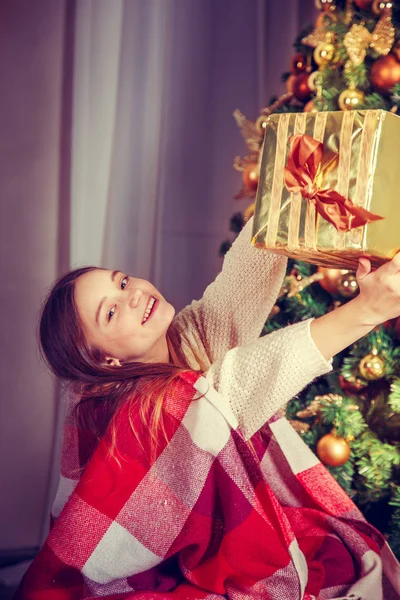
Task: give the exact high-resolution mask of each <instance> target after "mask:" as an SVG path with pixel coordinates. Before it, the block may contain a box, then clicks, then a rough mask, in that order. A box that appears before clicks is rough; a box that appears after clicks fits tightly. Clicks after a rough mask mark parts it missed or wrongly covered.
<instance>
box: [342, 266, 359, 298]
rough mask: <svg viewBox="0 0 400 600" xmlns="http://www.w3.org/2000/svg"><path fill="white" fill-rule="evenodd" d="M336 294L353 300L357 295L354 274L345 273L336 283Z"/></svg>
mask: <svg viewBox="0 0 400 600" xmlns="http://www.w3.org/2000/svg"><path fill="white" fill-rule="evenodd" d="M337 287H338V292H339V294H340V295H341V296H343V297H344V298H354V296H356V295H357V294H358V283H357V279H356V276H355V274H354V273H351V272H349V273H345V274H344V275H342V277H341V278H340V279H339V281H338V286H337Z"/></svg>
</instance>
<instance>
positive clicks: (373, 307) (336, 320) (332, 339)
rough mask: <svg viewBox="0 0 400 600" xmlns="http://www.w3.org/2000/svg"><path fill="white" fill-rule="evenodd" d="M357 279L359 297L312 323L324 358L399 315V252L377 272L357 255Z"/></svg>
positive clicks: (312, 329) (314, 337) (312, 333)
mask: <svg viewBox="0 0 400 600" xmlns="http://www.w3.org/2000/svg"><path fill="white" fill-rule="evenodd" d="M356 279H357V282H358V285H359V287H360V293H359V294H358V296H356V297H355V298H353V300H350V302H347V303H346V304H342V306H339V308H336V309H335V310H332V311H330V312H328V313H327V314H326V315H323V316H322V317H318V319H313V320H312V322H311V325H310V332H311V336H312V338H313V340H314V342H315V344H316V346H317V348H318V349H319V351H320V352H321V354H322V355H323V356H324V357H325V358H326V359H329V358H331V357H332V356H334V355H335V354H337V353H338V352H341V351H342V350H344V349H345V348H347V346H350V344H354V342H356V341H357V340H359V339H360V338H361V337H363V336H364V335H367V333H369V332H370V331H372V329H373V328H374V327H376V325H379V324H380V323H384V322H385V321H387V320H388V319H393V318H395V317H398V316H399V315H400V252H398V253H397V254H396V256H394V258H392V260H391V261H390V262H387V263H386V264H384V265H382V266H381V267H379V269H377V270H376V271H371V263H370V261H369V260H368V259H367V258H364V257H363V258H360V259H359V267H358V269H357V273H356Z"/></svg>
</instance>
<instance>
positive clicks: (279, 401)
mask: <svg viewBox="0 0 400 600" xmlns="http://www.w3.org/2000/svg"><path fill="white" fill-rule="evenodd" d="M252 227H253V217H252V218H251V219H249V221H248V222H247V223H246V225H245V226H244V228H243V229H242V231H241V232H240V234H239V235H238V237H237V238H236V240H235V241H234V243H233V244H232V247H231V248H230V250H229V251H228V252H227V254H226V256H225V259H224V263H223V266H222V271H221V272H220V273H219V274H218V276H217V277H216V279H215V281H214V282H213V283H211V284H210V285H209V286H208V287H207V288H206V290H205V292H204V294H203V297H202V298H201V300H193V302H192V303H191V304H189V305H188V306H186V307H185V308H184V309H182V310H181V311H180V312H179V313H178V314H177V315H176V317H175V319H174V322H175V323H176V325H177V328H178V329H179V331H180V335H181V338H182V348H183V351H184V353H185V355H186V357H187V360H188V363H189V365H190V367H191V368H193V369H201V370H202V372H203V375H204V377H205V378H206V379H207V380H208V382H209V383H210V384H211V385H212V386H213V387H214V388H215V389H216V390H217V391H218V392H219V393H220V394H222V395H223V396H224V397H226V398H227V399H228V400H229V403H230V405H231V408H232V410H233V412H234V414H235V416H236V418H237V419H238V422H239V426H240V427H241V430H242V432H243V434H244V436H245V438H246V439H249V438H250V437H251V436H252V435H253V434H254V433H255V432H256V431H258V430H259V429H260V427H262V425H264V423H265V422H266V421H267V420H268V419H269V418H270V417H271V416H272V415H273V414H274V413H275V412H276V411H277V410H278V409H279V408H281V407H282V406H283V405H284V404H285V403H286V402H288V401H289V400H290V399H291V398H293V397H294V396H295V395H296V394H298V393H299V392H300V391H301V390H302V389H303V388H304V387H305V386H306V385H308V384H309V383H310V382H311V381H312V380H313V379H315V378H316V377H318V376H319V375H323V374H325V373H328V372H329V371H331V370H332V360H329V361H327V360H325V358H324V357H323V356H322V354H321V353H320V351H319V350H318V348H317V347H316V345H315V343H314V341H313V339H312V337H311V333H310V323H311V321H312V319H308V320H306V321H301V322H300V323H296V324H294V325H289V326H288V327H285V328H283V329H280V330H278V331H275V332H273V333H270V334H268V335H265V336H262V337H260V334H261V332H262V328H263V325H264V323H265V321H266V319H267V317H268V315H269V313H270V312H271V309H272V307H273V305H274V303H275V300H276V298H277V296H278V293H279V290H280V288H281V285H282V280H283V277H284V275H285V270H286V264H287V259H286V258H285V257H283V256H280V255H278V254H273V253H271V252H269V251H267V250H261V249H259V248H255V247H254V246H252V244H251V236H252Z"/></svg>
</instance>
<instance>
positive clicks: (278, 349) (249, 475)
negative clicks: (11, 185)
mask: <svg viewBox="0 0 400 600" xmlns="http://www.w3.org/2000/svg"><path fill="white" fill-rule="evenodd" d="M252 221H253V219H252V218H251V219H250V220H249V221H248V222H247V224H246V225H245V227H244V228H243V230H242V231H241V233H240V235H239V236H238V237H237V239H236V240H235V242H234V243H233V245H232V247H231V249H230V251H229V252H228V253H227V255H226V256H225V260H224V264H223V268H222V271H221V273H220V274H219V275H218V276H217V278H216V280H215V281H214V282H213V283H212V284H211V285H209V286H208V287H207V289H206V290H205V292H204V295H203V297H202V298H201V300H194V301H193V302H192V303H191V304H190V305H188V306H186V308H184V309H183V310H182V311H181V312H180V313H179V314H178V315H176V316H174V313H175V311H174V308H173V307H172V306H171V304H169V303H168V302H167V300H166V299H165V298H164V297H163V296H162V295H161V294H160V292H159V291H158V290H157V289H156V288H154V286H153V285H151V283H149V282H148V281H145V280H140V279H135V278H133V277H130V276H128V275H125V274H124V273H121V272H119V271H113V272H111V271H107V270H103V269H98V268H92V267H88V268H84V269H78V270H76V271H72V272H70V273H67V274H66V275H64V276H63V277H61V278H60V279H59V280H58V281H57V282H56V284H55V285H54V287H53V289H52V290H51V292H50V294H49V296H48V298H47V300H46V302H45V304H44V307H43V311H42V315H41V322H40V341H41V346H42V350H43V353H44V355H45V358H46V359H47V362H48V364H49V366H50V368H51V369H52V370H53V372H54V373H55V374H56V375H57V376H58V377H60V378H61V379H63V380H66V381H69V382H72V391H73V393H74V398H75V399H76V400H75V401H71V405H70V407H69V411H68V413H67V416H66V421H65V432H64V443H63V453H62V461H61V477H60V486H59V490H58V493H57V496H56V499H55V502H54V506H53V510H52V529H51V532H50V534H49V536H48V538H47V540H46V542H45V544H44V546H43V548H42V549H41V551H40V553H39V554H38V556H37V557H36V559H35V560H34V562H33V563H32V565H31V566H30V568H29V569H28V571H27V573H26V575H25V577H24V579H23V581H22V583H21V585H20V588H19V590H18V592H17V596H16V598H17V599H34V598H35V599H36V598H40V599H43V600H45V599H47V598H49V599H54V600H57V599H58V598H60V599H63V600H65V599H69V598H71V599H77V598H85V599H89V598H97V597H102V598H110V599H122V598H135V599H136V598H137V599H140V600H145V599H148V600H150V599H161V598H163V599H171V600H172V599H175V598H176V599H200V598H205V599H208V600H217V599H221V598H229V599H233V600H239V599H240V600H244V599H247V600H256V599H261V598H262V599H268V600H283V599H287V598H290V599H291V600H301V599H304V600H312V599H316V598H318V599H328V598H352V599H353V600H354V599H356V598H359V599H362V600H382V599H383V598H385V599H386V600H389V599H395V598H399V597H400V595H399V594H400V588H399V581H400V570H399V565H398V564H397V562H396V560H395V558H394V556H393V554H392V553H391V551H390V549H389V547H388V546H387V544H386V543H385V541H384V539H383V538H382V536H381V535H380V533H379V532H378V531H376V530H375V529H374V528H373V527H372V526H371V525H369V524H368V523H367V522H366V521H365V520H364V518H363V516H362V515H361V513H360V512H359V511H358V510H357V508H356V507H355V505H354V504H353V503H352V501H351V500H350V498H349V497H348V496H347V495H346V494H345V493H344V492H343V491H342V489H341V488H340V487H339V486H338V485H337V484H336V482H335V480H334V479H333V478H332V477H331V476H330V474H329V472H328V471H327V470H326V469H325V467H324V466H323V465H322V464H321V463H320V462H319V460H318V459H317V458H316V456H315V455H314V454H313V453H312V452H311V451H310V450H309V448H308V447H307V446H306V445H305V444H304V442H303V441H302V440H301V438H300V437H299V436H298V435H297V434H296V433H295V431H294V430H293V429H292V427H291V426H290V424H289V423H288V421H287V420H286V419H285V418H284V417H283V416H282V414H280V411H279V409H280V408H281V407H282V406H283V405H284V404H285V403H286V402H288V401H289V400H290V399H291V398H292V397H293V396H294V395H296V394H297V393H299V392H300V391H301V390H302V389H303V388H304V387H305V386H306V385H307V384H309V383H310V382H311V381H312V380H313V379H315V378H316V377H318V376H319V375H322V374H325V373H328V372H329V371H331V370H332V357H333V356H334V355H335V354H336V353H337V352H339V351H341V350H342V349H344V348H345V347H346V346H348V345H349V344H351V343H353V342H354V341H355V340H357V339H358V338H360V337H362V336H363V335H365V334H366V333H368V332H369V331H371V330H372V329H373V328H374V327H375V326H376V325H377V324H379V323H382V322H383V321H386V320H387V319H390V318H394V317H396V316H398V315H399V314H400V253H399V254H397V255H396V256H395V257H394V258H393V259H392V260H391V261H390V262H388V263H387V264H385V265H384V266H382V267H380V268H379V269H378V270H377V271H375V272H371V270H370V269H371V267H370V263H369V261H368V260H367V259H365V258H363V259H360V265H359V268H358V271H357V280H358V283H359V286H360V293H359V295H358V296H357V297H356V298H355V299H354V300H351V301H350V302H348V303H347V304H346V305H344V306H341V307H340V308H338V309H336V310H335V311H333V312H331V313H328V314H327V315H325V316H323V317H321V318H319V319H309V320H306V321H303V322H300V323H297V324H295V325H291V326H289V327H286V328H285V329H282V330H279V331H276V332H274V333H272V334H270V335H267V336H263V337H259V336H260V333H261V331H262V328H263V325H264V323H265V320H266V318H267V316H268V314H269V313H270V311H271V308H272V306H273V304H274V302H275V300H276V297H277V295H278V292H279V289H280V286H281V283H282V279H283V277H284V274H285V269H286V258H284V257H282V256H279V255H274V254H272V253H269V252H266V251H264V250H259V249H257V248H255V247H253V246H252V245H251V233H252Z"/></svg>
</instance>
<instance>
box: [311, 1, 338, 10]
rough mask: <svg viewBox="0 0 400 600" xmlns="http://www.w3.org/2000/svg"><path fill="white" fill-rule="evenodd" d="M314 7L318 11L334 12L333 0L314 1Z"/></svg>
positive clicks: (334, 4)
mask: <svg viewBox="0 0 400 600" xmlns="http://www.w3.org/2000/svg"><path fill="white" fill-rule="evenodd" d="M315 6H316V7H317V8H318V10H323V11H324V12H328V11H330V12H333V11H334V10H336V3H335V0H315Z"/></svg>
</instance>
